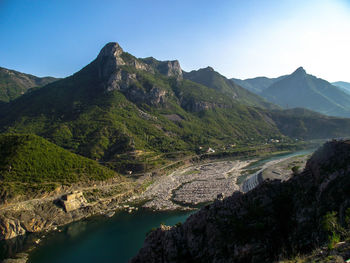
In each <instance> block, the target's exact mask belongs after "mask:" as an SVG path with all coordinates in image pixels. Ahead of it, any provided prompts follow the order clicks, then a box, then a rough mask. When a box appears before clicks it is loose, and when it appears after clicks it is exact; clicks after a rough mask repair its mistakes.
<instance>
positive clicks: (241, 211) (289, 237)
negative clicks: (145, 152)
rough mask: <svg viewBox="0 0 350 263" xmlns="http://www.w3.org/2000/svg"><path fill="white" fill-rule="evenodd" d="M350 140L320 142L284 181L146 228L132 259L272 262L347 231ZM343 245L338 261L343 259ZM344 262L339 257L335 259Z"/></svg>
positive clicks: (330, 244)
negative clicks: (179, 220)
mask: <svg viewBox="0 0 350 263" xmlns="http://www.w3.org/2000/svg"><path fill="white" fill-rule="evenodd" d="M349 189H350V141H340V142H337V141H333V142H328V143H326V144H325V145H324V146H323V147H321V148H320V149H319V150H317V151H316V152H315V153H314V154H313V155H312V157H311V158H310V159H309V160H308V162H307V165H306V167H305V169H304V171H303V172H302V173H300V174H298V175H295V176H294V177H292V178H291V179H290V180H288V181H286V182H281V181H279V180H272V181H265V182H264V183H262V184H261V185H259V186H258V187H257V188H255V189H253V190H252V191H250V192H248V193H246V194H243V193H240V192H235V193H234V194H233V195H232V196H230V197H228V198H226V199H224V200H222V201H220V200H217V201H215V202H214V203H213V204H211V205H208V206H206V207H204V208H202V209H201V210H200V211H199V212H197V213H195V214H193V215H192V216H190V217H189V218H188V220H187V221H186V222H185V223H184V224H183V225H181V226H175V227H167V226H161V227H160V228H158V229H157V230H155V231H153V232H152V233H150V234H149V235H148V236H147V238H146V240H145V243H144V246H143V248H142V249H141V250H140V251H139V253H138V255H137V256H136V257H135V258H133V259H132V260H131V262H132V263H138V262H242V263H243V262H273V261H277V260H281V259H283V258H289V257H294V256H295V255H296V254H303V253H307V252H310V251H312V250H313V249H315V248H317V247H320V246H322V245H326V246H327V245H328V247H329V248H330V249H332V248H333V247H335V246H337V243H338V242H339V241H342V240H345V241H346V239H347V238H349V226H350V219H349V218H350V191H349ZM349 257H350V253H349V251H348V252H346V251H345V252H344V253H343V254H342V255H341V256H337V258H338V259H337V260H340V258H341V260H343V261H344V260H347V259H348V258H349ZM337 262H342V261H337Z"/></svg>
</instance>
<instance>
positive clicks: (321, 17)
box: [0, 0, 350, 81]
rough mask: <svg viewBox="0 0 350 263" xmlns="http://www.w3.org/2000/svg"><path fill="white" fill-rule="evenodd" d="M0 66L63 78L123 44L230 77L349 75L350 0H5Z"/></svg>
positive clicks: (0, 1)
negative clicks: (106, 48) (107, 47)
mask: <svg viewBox="0 0 350 263" xmlns="http://www.w3.org/2000/svg"><path fill="white" fill-rule="evenodd" d="M0 36H1V39H0V66H2V67H6V68H10V69H15V70H18V71H21V72H25V73H31V74H34V75H38V76H46V75H51V76H57V77H64V76H68V75H71V74H73V73H74V72H76V71H78V70H79V69H81V68H82V67H83V66H85V65H86V64H88V63H89V62H90V61H92V60H93V59H94V58H95V57H96V56H97V54H98V52H99V50H100V49H101V48H102V47H103V45H104V44H105V43H107V42H110V41H116V42H119V44H120V45H121V46H122V47H123V48H124V50H125V51H128V52H129V53H132V54H133V55H135V56H137V57H147V56H153V57H155V58H157V59H160V60H168V59H178V60H179V61H180V63H181V66H182V68H183V69H184V70H187V71H189V70H192V69H198V68H201V67H206V66H208V65H210V66H212V67H213V68H215V69H216V70H217V71H219V72H220V73H222V74H224V75H225V76H227V77H237V78H248V77H254V76H261V75H266V76H269V77H274V76H279V75H282V74H286V73H290V72H292V71H293V70H295V69H296V68H297V67H299V66H304V68H305V69H306V70H307V71H308V72H309V73H311V74H313V75H317V76H319V77H322V78H326V79H328V80H330V81H336V80H344V81H350V70H349V61H350V0H264V1H262V0H236V1H233V0H230V1H229V0H227V1H226V0H219V1H213V0H210V1H207V0H200V1H199V0H198V1H196V0H192V1H191V0H173V1H170V0H125V1H124V0H115V1H107V0H99V1H98V0H84V1H82V0H0Z"/></svg>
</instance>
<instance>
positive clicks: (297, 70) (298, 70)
mask: <svg viewBox="0 0 350 263" xmlns="http://www.w3.org/2000/svg"><path fill="white" fill-rule="evenodd" d="M293 74H295V75H296V74H298V75H306V74H307V73H306V71H305V69H304V68H303V67H299V68H297V69H296V70H295V71H294V72H293Z"/></svg>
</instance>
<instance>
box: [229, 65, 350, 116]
mask: <svg viewBox="0 0 350 263" xmlns="http://www.w3.org/2000/svg"><path fill="white" fill-rule="evenodd" d="M232 80H233V81H234V82H236V83H237V84H240V85H242V86H243V87H245V88H246V89H248V90H250V91H252V92H255V93H256V94H259V95H260V96H262V97H263V98H265V99H266V100H268V101H269V102H272V103H275V104H277V105H279V106H281V107H283V108H287V109H288V108H296V107H301V108H306V109H310V110H313V111H317V112H320V113H322V114H326V115H329V116H339V117H350V89H349V84H348V83H346V82H337V84H336V85H334V84H331V83H329V82H328V81H326V80H323V79H320V78H317V77H315V76H312V75H310V74H307V73H306V71H305V70H304V69H303V68H302V67H300V68H298V69H297V70H296V71H295V72H293V73H292V74H290V75H286V76H281V77H279V78H274V79H269V78H265V77H259V78H255V79H247V80H237V79H232Z"/></svg>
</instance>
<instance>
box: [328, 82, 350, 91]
mask: <svg viewBox="0 0 350 263" xmlns="http://www.w3.org/2000/svg"><path fill="white" fill-rule="evenodd" d="M332 84H333V85H334V86H336V87H338V88H340V89H341V90H342V91H344V92H346V93H347V94H350V83H349V82H344V81H337V82H333V83H332Z"/></svg>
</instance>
